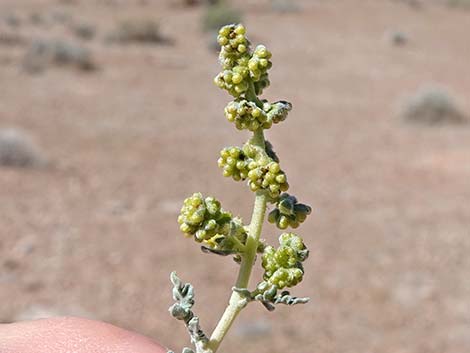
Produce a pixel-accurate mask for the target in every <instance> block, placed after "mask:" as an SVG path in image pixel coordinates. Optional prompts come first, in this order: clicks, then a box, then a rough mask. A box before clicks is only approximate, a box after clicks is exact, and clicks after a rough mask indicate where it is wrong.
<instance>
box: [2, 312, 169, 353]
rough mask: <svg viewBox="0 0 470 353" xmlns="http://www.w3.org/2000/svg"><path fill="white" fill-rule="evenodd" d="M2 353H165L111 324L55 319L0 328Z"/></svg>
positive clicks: (134, 334)
mask: <svg viewBox="0 0 470 353" xmlns="http://www.w3.org/2000/svg"><path fill="white" fill-rule="evenodd" d="M0 352H1V353H66V352H67V353H69V352H74V353H166V352H167V350H166V349H165V348H163V347H162V346H161V345H159V344H158V343H156V342H155V341H153V340H151V339H150V338H148V337H145V336H143V335H140V334H137V333H134V332H131V331H127V330H124V329H122V328H119V327H116V326H114V325H111V324H107V323H104V322H100V321H94V320H88V319H83V318H77V317H57V318H50V319H42V320H35V321H25V322H19V323H14V324H6V325H0Z"/></svg>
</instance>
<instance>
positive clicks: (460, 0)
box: [447, 0, 470, 9]
mask: <svg viewBox="0 0 470 353" xmlns="http://www.w3.org/2000/svg"><path fill="white" fill-rule="evenodd" d="M447 3H448V5H449V6H454V7H462V8H467V9H470V0H448V2H447Z"/></svg>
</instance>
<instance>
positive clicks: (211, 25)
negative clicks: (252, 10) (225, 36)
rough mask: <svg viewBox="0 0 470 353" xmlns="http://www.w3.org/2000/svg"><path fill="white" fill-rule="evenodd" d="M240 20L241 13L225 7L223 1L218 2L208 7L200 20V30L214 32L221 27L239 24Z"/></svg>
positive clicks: (225, 4) (227, 6)
mask: <svg viewBox="0 0 470 353" xmlns="http://www.w3.org/2000/svg"><path fill="white" fill-rule="evenodd" d="M241 20H242V13H241V12H240V11H239V10H237V9H234V8H233V7H231V6H229V5H227V3H226V2H225V1H220V2H217V3H215V4H214V5H209V6H207V8H206V11H205V13H204V15H203V18H202V28H203V29H204V31H207V32H215V31H218V29H219V28H220V27H222V26H225V25H228V24H232V23H239V22H241Z"/></svg>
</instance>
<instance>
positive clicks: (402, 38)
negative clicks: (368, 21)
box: [385, 31, 408, 46]
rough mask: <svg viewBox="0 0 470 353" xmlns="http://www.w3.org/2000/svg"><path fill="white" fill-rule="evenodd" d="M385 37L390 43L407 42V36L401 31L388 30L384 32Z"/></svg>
mask: <svg viewBox="0 0 470 353" xmlns="http://www.w3.org/2000/svg"><path fill="white" fill-rule="evenodd" d="M385 39H386V40H387V42H389V43H390V44H392V45H395V46H403V45H406V44H407V43H408V36H407V35H406V34H405V33H404V32H401V31H390V32H387V33H385Z"/></svg>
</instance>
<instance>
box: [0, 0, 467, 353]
mask: <svg viewBox="0 0 470 353" xmlns="http://www.w3.org/2000/svg"><path fill="white" fill-rule="evenodd" d="M174 3H175V1H173V4H172V2H171V1H163V0H162V1H117V0H116V1H113V0H108V1H104V0H102V1H89V2H87V1H68V2H66V1H52V0H42V1H33V0H25V1H21V2H20V1H14V0H3V1H2V2H1V3H0V14H7V13H14V14H16V15H17V16H19V17H20V18H21V19H22V23H21V24H20V26H19V27H18V28H17V29H16V30H17V31H19V33H20V34H21V35H22V36H23V38H24V41H20V42H19V43H17V44H16V45H12V43H2V44H0V62H1V65H0V96H1V99H0V128H8V127H16V128H21V129H23V130H25V131H27V132H28V133H29V134H30V135H31V136H33V137H34V139H35V141H36V142H37V143H38V145H39V146H40V148H41V149H42V150H43V152H44V154H45V155H47V157H48V159H49V161H50V162H49V164H48V165H47V166H46V167H43V168H36V169H28V168H0V286H1V288H2V289H1V291H0V303H1V304H0V322H10V321H13V320H18V319H26V318H32V317H37V316H47V315H79V316H86V317H90V318H95V319H101V320H105V321H108V322H111V323H114V324H117V325H120V326H123V327H126V328H129V329H132V330H136V331H139V332H142V333H144V334H146V335H149V336H151V337H153V338H155V339H157V340H159V341H161V342H162V343H163V344H164V345H166V346H169V347H171V348H172V349H174V350H175V352H176V351H180V350H181V348H182V347H183V346H184V345H188V344H189V343H188V338H187V336H186V332H185V329H184V327H183V326H182V324H181V323H180V322H176V321H175V320H173V319H171V318H170V317H169V314H168V312H167V308H168V306H169V305H171V303H172V300H171V294H170V283H169V280H168V276H169V273H170V272H171V271H173V270H176V271H177V272H178V274H179V275H180V277H181V278H182V279H184V280H186V281H189V282H191V283H193V284H194V286H195V288H196V306H195V311H196V312H197V313H198V314H199V316H200V318H201V322H202V326H203V328H205V329H206V330H207V331H210V330H211V329H212V328H213V327H214V325H215V323H216V321H217V319H218V317H219V316H220V315H221V313H222V311H223V310H224V307H225V305H226V302H227V298H228V296H229V294H230V288H231V286H232V285H233V283H234V280H235V278H236V271H237V265H236V264H235V263H234V262H233V261H231V260H230V259H229V258H219V257H216V256H210V255H203V254H202V253H201V252H200V250H199V248H198V246H197V244H195V243H194V242H192V241H191V240H190V239H185V238H184V237H183V236H182V234H181V233H180V232H179V230H178V226H177V224H176V217H177V214H178V211H179V208H180V205H181V202H182V200H183V199H184V198H185V197H187V196H188V195H190V194H191V193H193V192H195V191H200V192H202V193H204V194H208V195H214V196H216V197H217V198H219V199H220V200H221V201H222V203H223V205H224V207H225V208H226V209H228V210H231V211H232V212H233V213H236V214H240V215H241V216H242V217H243V218H244V219H245V220H247V221H248V220H249V216H250V213H251V204H252V200H253V195H252V193H250V191H249V190H248V189H247V188H246V186H245V185H243V183H234V182H232V181H231V180H229V179H224V178H222V176H221V173H220V170H219V169H218V168H217V165H216V160H217V157H218V153H219V151H220V149H221V148H222V147H224V146H227V145H241V144H242V143H243V142H244V141H245V140H246V139H247V138H248V137H249V134H248V133H246V132H237V131H236V130H235V129H234V128H233V126H231V125H230V124H229V123H228V122H227V121H226V120H225V118H224V116H223V108H224V106H225V104H226V103H227V102H228V101H229V96H228V95H227V94H226V93H225V92H222V91H220V90H218V89H217V88H216V87H215V86H214V85H213V83H212V78H213V76H214V75H215V74H216V73H217V71H218V69H219V68H218V65H217V56H216V54H215V53H214V52H213V51H212V50H211V49H209V45H208V43H209V42H210V36H209V35H207V34H204V33H202V31H201V15H202V13H203V9H202V8H201V7H193V8H187V7H182V6H178V5H175V4H174ZM234 3H235V5H236V6H239V7H244V9H245V15H244V18H245V24H246V26H247V28H248V31H249V35H250V37H251V39H252V41H253V42H255V43H259V42H262V43H265V44H266V45H267V46H268V47H269V48H270V49H271V51H272V52H273V61H274V66H273V69H272V71H271V82H272V85H271V87H270V88H269V89H268V90H267V91H266V92H265V93H266V94H265V97H266V98H268V99H270V100H278V99H286V100H289V101H291V102H292V103H293V106H294V109H293V111H292V112H291V114H290V116H289V118H288V119H287V121H285V122H284V123H282V124H280V125H278V126H275V128H273V129H271V130H269V131H268V132H267V135H268V137H269V139H270V140H271V142H272V143H273V144H274V146H275V149H276V151H277V152H278V154H279V155H280V157H281V160H282V166H283V169H284V170H285V171H286V172H287V174H288V178H289V182H290V185H291V189H290V191H291V193H293V194H295V195H298V197H299V199H300V200H301V201H304V202H306V203H309V204H311V205H312V207H313V210H314V211H313V215H312V216H311V217H310V218H309V219H308V221H307V222H306V223H305V225H304V226H303V227H301V228H300V229H299V231H298V232H299V234H301V235H303V236H304V238H305V241H306V243H307V244H308V245H309V247H310V249H311V254H310V258H309V260H308V262H307V263H306V266H305V267H306V275H305V278H304V281H303V282H302V284H301V285H299V286H298V287H296V288H295V289H294V291H293V292H294V294H296V295H300V296H303V295H308V296H311V298H312V301H311V303H310V304H308V305H304V306H297V307H292V308H290V307H279V308H278V309H277V310H276V311H274V312H272V313H269V312H267V311H266V310H265V309H264V308H263V307H262V306H261V305H256V304H252V305H250V306H249V307H248V308H247V309H246V310H245V311H244V312H243V313H242V315H241V316H240V317H239V320H238V322H237V324H236V325H235V327H234V329H233V331H231V333H230V334H229V337H228V338H227V340H226V341H225V342H224V343H223V346H222V349H221V352H225V353H235V352H241V351H243V352H258V353H268V352H278V353H281V352H296V353H312V352H322V353H330V352H331V353H333V352H335V353H359V352H361V353H367V352H369V353H392V352H393V353H433V352H436V353H442V352H446V353H453V352H455V353H462V352H465V351H470V300H469V298H470V279H469V278H470V256H469V254H470V226H469V222H470V203H469V202H468V200H470V127H469V126H468V125H467V126H466V125H445V124H444V125H441V126H426V125H423V124H410V123H409V122H406V121H404V120H403V119H401V118H400V115H399V111H400V107H401V106H402V104H403V102H404V101H406V99H407V98H408V97H410V96H411V95H412V94H413V93H414V92H416V91H417V90H418V89H419V88H420V87H422V86H423V85H428V84H438V85H441V86H444V87H447V88H449V89H450V90H451V91H452V92H453V94H454V95H455V96H456V97H457V99H459V101H460V104H461V108H462V109H463V110H464V111H466V112H467V113H468V114H469V115H470V103H469V102H470V100H469V92H470V66H469V58H470V42H469V33H470V32H469V31H470V11H465V10H462V9H456V8H449V7H446V6H443V5H442V4H435V3H426V2H423V6H422V7H421V8H415V7H413V6H409V5H407V4H406V2H402V1H387V0H381V1H377V0H355V1H353V0H332V1H308V0H304V1H300V0H299V1H297V4H298V6H299V11H296V12H289V13H279V12H276V11H273V10H272V9H271V8H270V5H269V3H268V1H248V0H247V1H236V2H234ZM34 13H37V14H40V15H42V16H44V18H45V19H44V21H36V22H37V23H36V22H35V21H30V20H29V19H30V18H31V17H33V16H32V14H34ZM54 13H55V14H56V15H54ZM57 14H59V15H60V14H62V15H63V14H66V15H67V16H65V18H66V20H67V21H77V22H85V23H90V24H92V25H93V26H96V28H97V36H96V37H95V38H94V39H92V40H90V41H84V42H83V45H85V46H87V47H89V48H90V49H91V51H92V53H93V55H94V57H95V60H96V62H97V65H98V66H99V69H98V70H96V71H92V72H81V71H79V70H76V69H68V68H65V67H64V68H50V69H48V70H46V71H45V72H43V73H39V74H29V73H27V72H24V71H23V70H22V68H21V58H22V56H23V55H24V52H25V51H26V50H27V47H28V44H29V43H30V42H31V41H33V40H35V39H36V38H43V37H53V38H68V40H70V41H75V42H77V41H80V39H77V38H75V37H74V36H73V35H72V34H71V33H70V31H68V30H67V29H66V28H65V27H64V26H66V25H65V24H60V23H56V22H54V23H52V22H53V20H50V18H54V16H55V18H61V17H60V16H58V15H57ZM63 17H64V16H62V18H63ZM129 17H132V18H149V17H152V18H157V19H159V20H160V21H161V30H162V33H163V34H164V35H165V36H168V37H169V38H171V39H172V40H173V44H172V45H140V44H130V45H119V44H110V43H108V42H107V41H106V35H107V33H108V32H109V31H110V30H111V29H112V27H113V25H114V24H115V23H116V21H118V20H119V19H122V18H129ZM48 21H51V22H50V23H48ZM9 30H11V29H9ZM394 31H400V32H402V33H404V34H406V36H407V37H408V41H407V42H406V44H405V45H402V46H396V45H393V44H392V43H390V41H389V40H388V39H387V38H388V36H389V34H390V33H393V32H394ZM278 233H279V232H278V231H276V230H275V228H274V227H272V226H270V225H269V226H266V227H265V229H264V233H263V237H264V238H266V239H268V240H269V241H270V242H272V243H275V242H276V240H275V239H276V237H277V234H278ZM260 273H261V272H260V271H259V270H256V272H255V275H256V276H259V275H260ZM254 284H255V282H253V283H252V285H254Z"/></svg>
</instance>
